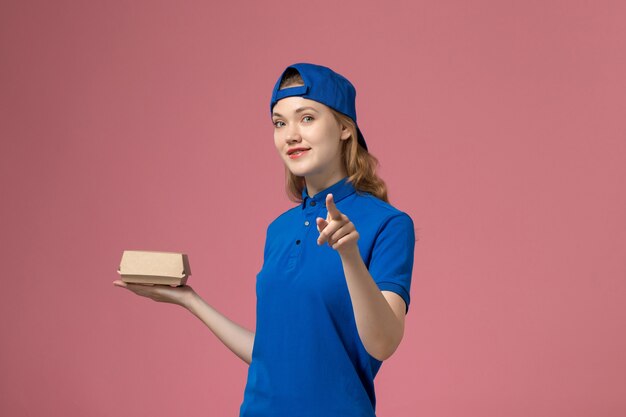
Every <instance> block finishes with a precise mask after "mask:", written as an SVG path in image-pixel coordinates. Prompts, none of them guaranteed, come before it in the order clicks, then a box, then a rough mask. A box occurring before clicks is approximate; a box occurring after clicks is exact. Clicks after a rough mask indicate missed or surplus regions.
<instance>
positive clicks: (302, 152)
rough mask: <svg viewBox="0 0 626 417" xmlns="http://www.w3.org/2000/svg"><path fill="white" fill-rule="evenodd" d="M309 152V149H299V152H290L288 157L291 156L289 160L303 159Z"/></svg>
mask: <svg viewBox="0 0 626 417" xmlns="http://www.w3.org/2000/svg"><path fill="white" fill-rule="evenodd" d="M308 151H309V149H299V150H297V151H294V152H290V153H288V154H287V155H288V156H289V158H291V159H296V158H299V157H301V156H302V155H304V154H305V153H307V152H308Z"/></svg>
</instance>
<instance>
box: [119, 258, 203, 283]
mask: <svg viewBox="0 0 626 417" xmlns="http://www.w3.org/2000/svg"><path fill="white" fill-rule="evenodd" d="M117 273H118V274H120V275H121V277H122V281H124V282H128V283H139V284H160V285H176V286H179V285H185V284H186V283H187V277H188V276H189V275H191V269H190V268H189V259H188V258H187V255H185V254H184V253H174V252H156V251H139V250H125V251H124V253H123V254H122V260H121V261H120V267H119V269H118V270H117Z"/></svg>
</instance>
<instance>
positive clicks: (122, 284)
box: [113, 279, 126, 288]
mask: <svg viewBox="0 0 626 417" xmlns="http://www.w3.org/2000/svg"><path fill="white" fill-rule="evenodd" d="M113 285H115V286H116V287H122V288H125V287H126V283H125V282H124V281H122V280H121V279H116V280H115V281H113Z"/></svg>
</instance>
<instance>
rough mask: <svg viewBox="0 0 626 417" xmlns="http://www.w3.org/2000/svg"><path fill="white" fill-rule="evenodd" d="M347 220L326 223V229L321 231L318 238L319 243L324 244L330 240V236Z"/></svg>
mask: <svg viewBox="0 0 626 417" xmlns="http://www.w3.org/2000/svg"><path fill="white" fill-rule="evenodd" d="M344 224H345V222H343V221H340V220H333V221H331V222H330V223H328V224H327V225H326V227H325V228H324V230H322V231H321V232H320V235H319V237H318V238H317V244H318V245H323V244H324V243H326V242H327V241H328V238H329V237H330V236H332V235H333V234H334V233H335V232H336V231H337V230H338V229H339V228H341V227H342V226H343V225H344Z"/></svg>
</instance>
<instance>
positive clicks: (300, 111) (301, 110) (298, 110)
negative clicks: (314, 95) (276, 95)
mask: <svg viewBox="0 0 626 417" xmlns="http://www.w3.org/2000/svg"><path fill="white" fill-rule="evenodd" d="M305 110H313V111H314V112H315V113H319V112H318V111H317V110H315V109H314V108H313V107H308V106H307V107H300V108H298V109H296V113H302V112H303V111H305ZM272 116H278V117H284V116H283V115H282V114H280V113H276V112H274V113H272Z"/></svg>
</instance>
